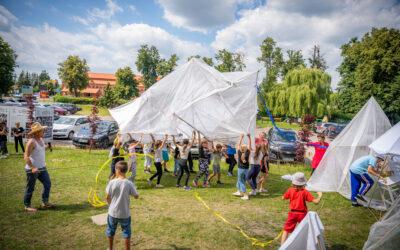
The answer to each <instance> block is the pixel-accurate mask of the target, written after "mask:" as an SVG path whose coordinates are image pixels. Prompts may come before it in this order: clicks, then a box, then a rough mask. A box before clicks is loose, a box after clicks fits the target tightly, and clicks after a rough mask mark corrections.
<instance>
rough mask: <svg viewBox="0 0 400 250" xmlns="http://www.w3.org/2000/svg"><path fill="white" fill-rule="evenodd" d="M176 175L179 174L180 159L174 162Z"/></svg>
mask: <svg viewBox="0 0 400 250" xmlns="http://www.w3.org/2000/svg"><path fill="white" fill-rule="evenodd" d="M174 174H175V175H177V174H179V159H175V160H174Z"/></svg>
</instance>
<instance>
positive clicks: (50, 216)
mask: <svg viewBox="0 0 400 250" xmlns="http://www.w3.org/2000/svg"><path fill="white" fill-rule="evenodd" d="M10 152H14V150H13V149H12V148H11V147H10ZM107 155H108V152H107V151H104V150H100V151H92V152H91V153H90V154H89V153H88V151H85V150H80V149H65V148H57V147H56V148H55V149H54V150H53V152H52V153H50V152H47V156H46V157H47V165H48V171H49V173H50V177H51V180H52V190H51V196H50V200H51V202H53V203H56V204H57V208H55V209H54V210H41V211H39V212H37V213H36V214H28V213H26V212H24V211H23V202H22V199H23V193H24V186H25V178H26V177H25V173H24V170H23V166H24V164H23V161H22V155H15V154H14V155H10V156H9V157H8V158H7V159H1V160H0V179H1V185H0V196H1V199H0V214H1V220H0V229H1V235H0V249H28V248H29V249H106V248H107V239H106V237H105V235H104V231H105V226H96V225H94V224H93V223H92V222H91V219H90V216H92V215H96V214H99V213H105V212H106V211H107V208H105V207H104V208H93V207H91V205H90V204H89V203H88V202H87V193H88V191H89V188H90V186H92V185H93V184H94V180H95V175H96V172H97V170H98V168H99V166H100V165H101V164H102V163H103V162H104V161H105V160H106V159H107ZM138 166H139V169H138V177H137V185H138V189H139V193H140V195H141V197H140V199H139V200H133V199H132V202H131V205H132V229H133V238H132V244H133V248H137V249H253V247H252V246H251V243H250V242H249V241H248V240H246V239H245V238H244V237H243V236H242V235H241V234H240V233H239V232H238V231H237V230H236V229H234V228H232V227H231V226H229V225H227V224H225V223H223V222H222V221H220V220H219V219H218V218H216V217H214V216H213V215H212V214H210V212H209V211H208V210H207V209H205V207H203V205H202V204H201V203H199V202H198V201H197V200H196V199H195V197H194V192H195V191H194V190H191V191H184V190H182V189H177V188H176V187H174V186H175V177H173V176H172V175H170V174H166V173H165V175H164V176H163V179H162V184H164V185H165V186H166V187H165V188H162V189H154V188H149V187H148V186H147V184H146V179H147V178H148V177H149V175H146V174H144V173H143V167H142V161H140V163H139V164H138ZM195 166H196V167H195V168H196V169H197V162H196V165H195ZM170 169H172V162H170ZM226 170H227V166H226V165H225V164H224V165H223V177H222V182H224V184H223V185H220V186H216V185H213V187H212V188H208V189H198V192H199V194H200V196H201V197H202V198H203V199H204V201H205V202H206V203H207V204H208V205H209V206H210V207H211V208H213V209H215V210H217V211H218V212H220V213H221V214H222V215H223V216H224V217H225V218H226V219H228V220H229V221H231V222H232V223H234V224H237V225H239V226H240V227H242V228H243V230H244V231H246V232H247V234H249V235H250V236H252V237H256V238H257V239H259V240H262V241H268V240H271V239H273V238H274V237H275V236H276V235H278V233H279V232H280V231H281V228H282V225H283V223H284V221H285V219H286V216H287V211H288V203H287V202H286V201H282V200H281V195H282V193H283V192H284V191H285V190H286V189H287V188H288V187H289V186H290V183H289V182H287V181H281V180H280V176H281V175H283V174H288V173H294V172H296V171H304V172H306V174H307V175H309V170H308V169H306V168H305V167H304V166H302V165H279V166H278V165H274V164H272V165H271V171H270V177H269V181H268V183H267V188H268V190H269V193H267V194H263V195H258V196H257V197H255V198H252V199H251V200H250V201H242V200H240V199H238V198H237V197H234V196H232V193H233V192H234V191H236V190H235V183H236V178H235V177H227V176H226ZM108 171H109V169H108V168H107V169H106V170H105V171H103V172H102V173H101V177H100V179H101V189H100V193H99V194H101V197H104V192H103V190H104V189H105V185H106V180H107V176H108V174H109V172H108ZM192 178H193V177H191V179H192ZM41 191H42V185H41V184H40V183H39V182H38V183H37V186H36V190H35V192H34V196H33V200H32V201H33V203H32V205H33V206H39V205H40V194H41ZM308 207H309V209H310V210H313V211H317V212H318V214H319V215H320V217H321V220H322V222H323V224H324V226H325V230H326V232H325V240H326V244H327V247H328V249H361V248H362V246H363V244H364V241H365V240H366V238H367V236H368V232H369V227H370V226H371V224H372V223H374V222H375V220H374V217H373V216H372V215H371V213H370V212H369V211H368V210H367V209H366V208H353V207H351V206H350V202H349V201H348V200H346V199H345V198H343V197H341V196H340V195H339V194H336V193H326V194H324V196H323V199H322V202H321V203H320V204H319V205H309V206H308ZM376 216H379V214H378V213H376ZM115 242H116V247H117V249H122V248H123V241H122V239H121V238H120V229H118V233H117V237H116V240H115ZM277 247H278V242H277V241H275V242H274V243H273V244H272V245H271V246H270V247H268V248H270V249H276V248H277Z"/></svg>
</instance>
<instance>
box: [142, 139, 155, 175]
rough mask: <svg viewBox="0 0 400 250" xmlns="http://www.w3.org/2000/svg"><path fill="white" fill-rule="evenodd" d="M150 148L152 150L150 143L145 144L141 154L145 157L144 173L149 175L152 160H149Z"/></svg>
mask: <svg viewBox="0 0 400 250" xmlns="http://www.w3.org/2000/svg"><path fill="white" fill-rule="evenodd" d="M152 148H153V145H152V143H145V144H144V145H143V153H144V155H145V156H144V172H145V173H146V174H151V172H150V167H151V162H152V160H151V157H150V154H151V149H152Z"/></svg>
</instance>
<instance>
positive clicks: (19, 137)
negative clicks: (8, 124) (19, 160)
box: [12, 122, 25, 154]
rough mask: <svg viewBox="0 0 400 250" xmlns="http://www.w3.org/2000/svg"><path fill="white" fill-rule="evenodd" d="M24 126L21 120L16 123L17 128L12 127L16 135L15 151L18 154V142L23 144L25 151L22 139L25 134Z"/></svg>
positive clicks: (23, 149) (23, 150)
mask: <svg viewBox="0 0 400 250" xmlns="http://www.w3.org/2000/svg"><path fill="white" fill-rule="evenodd" d="M24 131H25V130H24V128H23V127H21V126H20V123H19V122H16V123H15V128H13V129H12V133H13V136H14V144H15V152H16V153H17V154H18V144H19V145H20V146H21V149H22V153H25V148H24V143H23V141H22V138H23V135H24Z"/></svg>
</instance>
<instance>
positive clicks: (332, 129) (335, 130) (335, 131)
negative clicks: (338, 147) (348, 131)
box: [324, 124, 346, 140]
mask: <svg viewBox="0 0 400 250" xmlns="http://www.w3.org/2000/svg"><path fill="white" fill-rule="evenodd" d="M345 127H346V124H335V125H331V126H329V127H328V128H327V129H325V131H324V133H325V135H326V136H327V137H328V138H329V139H332V140H333V139H335V138H336V136H338V135H339V134H340V132H342V130H343V129H344V128H345Z"/></svg>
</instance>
